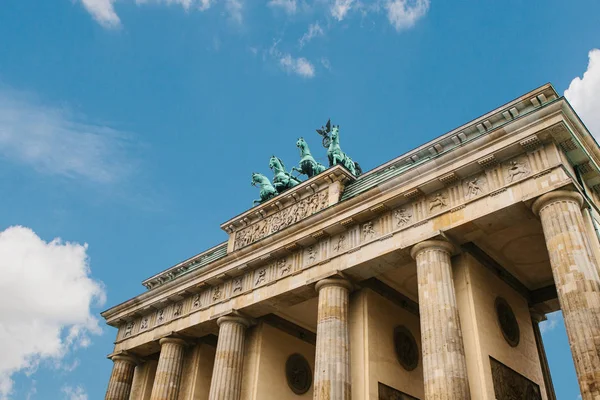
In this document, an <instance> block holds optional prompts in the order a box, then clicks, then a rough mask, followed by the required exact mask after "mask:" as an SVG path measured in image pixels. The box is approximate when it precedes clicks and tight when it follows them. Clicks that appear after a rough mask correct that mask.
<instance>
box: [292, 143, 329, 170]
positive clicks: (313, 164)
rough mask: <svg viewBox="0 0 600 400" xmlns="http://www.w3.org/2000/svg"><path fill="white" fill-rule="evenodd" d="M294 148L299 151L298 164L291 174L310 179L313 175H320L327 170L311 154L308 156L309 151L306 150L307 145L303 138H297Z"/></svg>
mask: <svg viewBox="0 0 600 400" xmlns="http://www.w3.org/2000/svg"><path fill="white" fill-rule="evenodd" d="M296 147H298V148H299V149H300V157H301V158H300V163H299V164H298V167H299V168H296V167H293V168H292V172H294V171H297V172H299V173H300V174H302V175H306V176H308V177H309V178H312V177H313V176H315V175H318V174H320V173H321V172H323V171H325V170H326V169H327V167H326V166H324V165H323V164H320V163H318V162H317V160H315V159H314V157H313V156H312V154H310V149H309V148H308V143H306V140H304V138H299V139H298V141H297V142H296Z"/></svg>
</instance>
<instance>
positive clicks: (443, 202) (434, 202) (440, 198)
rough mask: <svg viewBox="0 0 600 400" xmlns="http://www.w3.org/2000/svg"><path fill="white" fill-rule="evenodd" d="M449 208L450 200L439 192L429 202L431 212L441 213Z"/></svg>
mask: <svg viewBox="0 0 600 400" xmlns="http://www.w3.org/2000/svg"><path fill="white" fill-rule="evenodd" d="M446 207H448V198H447V197H446V195H445V194H444V192H437V193H436V194H435V195H434V196H433V197H432V198H431V199H430V200H429V211H430V212H434V211H439V210H441V209H444V208H446Z"/></svg>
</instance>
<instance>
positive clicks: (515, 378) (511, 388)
mask: <svg viewBox="0 0 600 400" xmlns="http://www.w3.org/2000/svg"><path fill="white" fill-rule="evenodd" d="M490 364H491V368H492V380H493V382H494V393H495V395H496V399H497V400H513V399H527V400H542V394H541V392H540V387H539V385H537V384H536V383H534V382H532V381H530V380H529V379H527V378H525V377H524V376H523V375H521V374H519V373H518V372H516V371H513V370H512V369H510V368H508V367H507V366H506V365H504V364H502V363H501V362H500V361H498V360H495V359H493V358H492V357H490Z"/></svg>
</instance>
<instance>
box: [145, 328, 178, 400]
mask: <svg viewBox="0 0 600 400" xmlns="http://www.w3.org/2000/svg"><path fill="white" fill-rule="evenodd" d="M159 343H160V356H159V358H158V366H157V367H156V375H155V376H154V385H153V386H152V395H151V396H150V400H176V399H177V396H178V395H179V382H180V381H181V369H182V367H183V352H184V350H185V345H186V343H185V341H184V340H183V339H179V338H175V337H166V338H162V339H160V341H159Z"/></svg>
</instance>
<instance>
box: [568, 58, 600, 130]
mask: <svg viewBox="0 0 600 400" xmlns="http://www.w3.org/2000/svg"><path fill="white" fill-rule="evenodd" d="M588 58H589V63H588V66H587V70H586V71H585V72H584V73H583V76H582V77H581V78H580V77H576V78H575V79H573V80H572V81H571V84H570V85H569V88H568V89H567V90H565V97H566V98H567V100H569V102H570V103H571V105H572V106H573V108H574V109H575V111H576V112H577V114H578V115H579V116H580V117H581V119H582V120H583V122H584V123H585V124H586V126H587V128H588V129H589V131H590V132H591V134H592V136H594V138H595V139H596V141H598V142H600V49H592V50H591V51H590V52H589V53H588Z"/></svg>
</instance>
